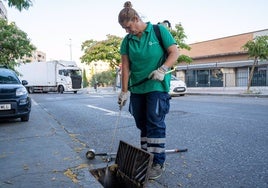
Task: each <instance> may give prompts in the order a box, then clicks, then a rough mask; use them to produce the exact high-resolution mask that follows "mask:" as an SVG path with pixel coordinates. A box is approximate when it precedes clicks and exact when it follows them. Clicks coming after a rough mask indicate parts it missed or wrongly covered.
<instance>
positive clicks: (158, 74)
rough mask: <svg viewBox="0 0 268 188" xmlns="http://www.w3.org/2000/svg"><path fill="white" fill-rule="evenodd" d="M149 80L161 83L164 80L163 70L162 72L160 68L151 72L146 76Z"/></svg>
mask: <svg viewBox="0 0 268 188" xmlns="http://www.w3.org/2000/svg"><path fill="white" fill-rule="evenodd" d="M148 78H149V79H152V80H158V81H163V80H164V78H165V70H163V69H162V68H161V67H159V68H158V69H156V70H154V71H153V72H151V74H150V75H149V76H148Z"/></svg>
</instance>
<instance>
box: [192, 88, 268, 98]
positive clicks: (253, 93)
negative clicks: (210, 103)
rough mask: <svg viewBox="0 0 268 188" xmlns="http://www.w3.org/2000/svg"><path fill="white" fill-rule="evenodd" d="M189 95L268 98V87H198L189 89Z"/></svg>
mask: <svg viewBox="0 0 268 188" xmlns="http://www.w3.org/2000/svg"><path fill="white" fill-rule="evenodd" d="M187 94H189V95H230V96H243V97H268V87H251V88H250V92H249V93H248V92H247V87H196V88H193V87H192V88H187Z"/></svg>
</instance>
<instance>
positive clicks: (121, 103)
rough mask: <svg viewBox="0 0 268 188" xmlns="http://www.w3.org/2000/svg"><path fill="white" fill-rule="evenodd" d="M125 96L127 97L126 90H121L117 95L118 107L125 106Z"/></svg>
mask: <svg viewBox="0 0 268 188" xmlns="http://www.w3.org/2000/svg"><path fill="white" fill-rule="evenodd" d="M127 98H128V92H123V91H121V93H120V94H119V96H118V104H119V107H120V109H121V108H122V107H123V106H125V104H126V102H127Z"/></svg>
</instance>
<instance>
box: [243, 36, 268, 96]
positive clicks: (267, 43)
mask: <svg viewBox="0 0 268 188" xmlns="http://www.w3.org/2000/svg"><path fill="white" fill-rule="evenodd" d="M242 48H243V49H244V50H245V51H246V52H247V53H248V55H249V57H250V58H253V59H254V62H253V65H252V68H251V71H250V74H249V78H248V85H247V92H248V93H249V92H250V91H249V90H250V86H251V81H252V78H253V73H254V69H255V67H256V65H257V64H258V61H259V60H267V59H268V36H267V35H265V36H257V37H255V38H254V39H253V40H250V41H248V42H247V43H246V44H245V45H243V47H242Z"/></svg>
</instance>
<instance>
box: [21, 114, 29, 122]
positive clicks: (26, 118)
mask: <svg viewBox="0 0 268 188" xmlns="http://www.w3.org/2000/svg"><path fill="white" fill-rule="evenodd" d="M29 118H30V114H27V115H25V116H22V117H21V121H29Z"/></svg>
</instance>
